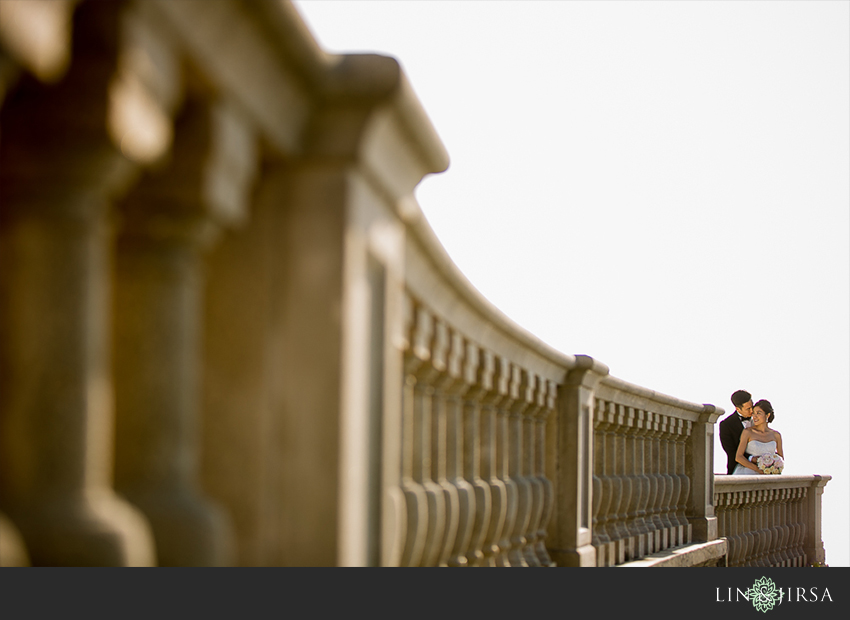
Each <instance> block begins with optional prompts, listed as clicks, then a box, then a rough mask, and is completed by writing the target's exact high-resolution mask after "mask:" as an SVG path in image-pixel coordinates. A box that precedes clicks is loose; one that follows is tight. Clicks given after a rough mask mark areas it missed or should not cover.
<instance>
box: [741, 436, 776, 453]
mask: <svg viewBox="0 0 850 620" xmlns="http://www.w3.org/2000/svg"><path fill="white" fill-rule="evenodd" d="M774 452H776V442H775V441H773V440H770V441H756V440H755V439H751V440H750V441H749V443H747V454H751V455H753V456H761V455H762V454H773V453H774Z"/></svg>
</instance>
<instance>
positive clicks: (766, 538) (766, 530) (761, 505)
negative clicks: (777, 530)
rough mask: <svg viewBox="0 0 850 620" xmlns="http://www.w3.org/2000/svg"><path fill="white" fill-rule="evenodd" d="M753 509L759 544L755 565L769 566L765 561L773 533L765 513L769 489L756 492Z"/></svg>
mask: <svg viewBox="0 0 850 620" xmlns="http://www.w3.org/2000/svg"><path fill="white" fill-rule="evenodd" d="M756 499H757V502H756V505H755V511H756V515H757V519H758V532H759V546H758V549H757V550H756V565H757V566H770V563H769V562H768V561H767V555H768V553H770V549H771V545H772V542H773V533H772V532H771V527H770V520H769V519H768V515H767V508H768V505H769V502H770V489H759V490H758V492H757V493H756Z"/></svg>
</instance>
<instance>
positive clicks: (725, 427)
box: [720, 411, 747, 475]
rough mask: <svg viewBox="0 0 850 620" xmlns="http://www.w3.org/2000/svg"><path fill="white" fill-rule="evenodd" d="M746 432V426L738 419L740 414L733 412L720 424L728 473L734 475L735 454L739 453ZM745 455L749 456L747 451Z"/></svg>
mask: <svg viewBox="0 0 850 620" xmlns="http://www.w3.org/2000/svg"><path fill="white" fill-rule="evenodd" d="M743 432H744V425H743V424H741V420H739V419H738V412H737V411H733V412H732V415H730V416H727V417H725V418H723V420H722V421H721V422H720V445H721V446H723V451H724V452H726V473H727V474H730V475H731V474H732V471H733V470H734V469H735V465H737V464H738V463H737V462H736V461H735V454H737V452H738V444H739V443H741V433H743ZM744 454H747V453H746V451H745V452H744Z"/></svg>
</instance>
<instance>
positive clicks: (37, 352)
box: [0, 2, 177, 566]
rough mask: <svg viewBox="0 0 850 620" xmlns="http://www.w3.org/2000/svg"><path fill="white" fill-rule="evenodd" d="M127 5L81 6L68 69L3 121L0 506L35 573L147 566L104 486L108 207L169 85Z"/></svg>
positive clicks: (168, 99)
mask: <svg viewBox="0 0 850 620" xmlns="http://www.w3.org/2000/svg"><path fill="white" fill-rule="evenodd" d="M15 6H17V7H18V8H23V7H25V6H32V7H34V6H35V5H34V3H33V5H28V3H17V4H16V5H15ZM48 6H53V8H54V9H55V8H58V7H64V8H61V10H62V11H64V10H65V9H67V8H69V7H71V6H73V5H72V4H69V3H64V4H63V5H60V4H59V3H56V4H55V5H50V4H49V3H43V4H42V5H40V6H39V9H43V8H46V7H48ZM124 7H125V4H124V3H122V2H110V3H83V4H81V5H80V6H79V8H78V9H77V10H76V12H75V13H74V16H73V25H72V28H73V48H72V50H71V58H70V65H69V68H68V70H67V73H66V74H64V75H63V76H62V79H61V80H58V81H57V82H56V83H55V84H54V85H51V86H44V85H42V84H40V83H38V82H36V80H35V79H34V78H32V77H31V76H29V75H24V76H22V77H21V79H20V80H19V81H18V82H17V83H16V84H15V86H14V89H13V90H11V91H10V92H9V94H7V96H6V101H5V103H4V106H3V111H2V117H0V126H2V134H3V136H2V141H0V205H2V206H0V236H1V237H2V239H0V252H2V256H0V332H2V334H3V337H2V338H0V411H2V420H0V423H1V424H2V430H1V431H0V437H2V439H0V441H2V448H1V449H0V454H2V457H0V458H2V467H0V471H2V472H3V474H2V475H3V480H2V484H0V503H2V507H3V509H4V511H5V512H6V513H7V514H8V516H9V517H10V519H12V521H13V522H14V523H15V524H16V525H17V527H18V528H19V530H20V531H21V534H22V535H23V538H24V539H25V542H26V545H27V548H28V551H29V554H30V558H31V560H32V563H33V564H34V565H36V566H68V565H71V566H127V565H135V566H145V565H151V564H153V563H154V562H155V555H154V550H153V544H152V540H151V536H150V531H149V528H148V525H147V522H146V520H145V519H144V518H143V517H142V515H141V514H140V513H139V512H138V511H137V510H135V509H134V508H132V507H131V506H130V505H129V504H127V503H126V502H125V501H123V500H122V499H120V498H119V497H117V496H116V495H115V494H114V493H113V491H112V487H111V484H112V479H111V478H112V475H111V474H112V447H113V444H112V429H113V401H112V380H111V374H110V368H109V367H110V364H109V350H110V337H109V335H110V320H109V300H110V271H111V251H112V240H113V235H112V226H111V221H110V204H111V202H112V201H113V200H114V199H115V198H116V197H117V196H118V195H120V194H121V193H122V192H124V191H125V190H126V188H127V187H128V186H129V184H130V183H131V182H132V180H133V177H134V175H135V173H136V169H137V164H149V163H151V162H153V161H155V160H156V159H157V158H158V157H160V156H161V155H162V153H163V152H164V151H165V150H166V149H167V147H168V145H169V141H170V138H171V120H170V118H169V107H170V105H171V103H172V102H173V94H174V92H175V91H176V86H177V85H176V82H175V80H173V79H171V77H172V74H169V72H168V71H167V68H168V64H169V61H170V56H169V54H168V51H167V50H166V49H165V47H167V46H163V42H162V41H161V40H160V39H159V38H158V37H157V36H155V35H152V36H140V35H142V33H144V32H146V31H145V28H146V26H145V22H144V19H143V18H142V17H141V16H140V15H138V14H137V13H136V12H128V11H125V10H124ZM7 8H13V5H12V4H10V5H8V6H4V11H3V16H4V25H5V24H6V23H7V22H5V18H6V17H8V16H9V14H8V13H7V11H6V9H7ZM27 10H29V9H27ZM50 10H52V9H50ZM24 23H25V22H19V23H18V26H22V25H23V24H24ZM16 32H17V33H18V34H20V33H21V32H22V31H21V30H18V31H16ZM147 34H151V33H150V32H147ZM59 43H60V45H61V41H59ZM161 52H162V53H161ZM36 56H38V55H36ZM153 58H156V61H153V60H152V59H153ZM163 68H164V69H165V71H164V72H163V73H160V69H163Z"/></svg>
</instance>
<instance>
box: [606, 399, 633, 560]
mask: <svg viewBox="0 0 850 620" xmlns="http://www.w3.org/2000/svg"><path fill="white" fill-rule="evenodd" d="M613 412H614V423H613V424H612V426H611V433H610V441H611V448H612V449H611V458H612V463H611V472H612V474H613V479H614V481H615V483H616V486H615V492H614V497H613V498H612V504H611V508H610V511H611V522H612V527H613V528H614V530H615V531H616V540H617V542H616V545H615V550H616V563H617V564H622V563H623V562H625V561H626V558H627V557H628V555H629V547H630V545H631V541H630V532H629V530H628V527H627V525H626V519H627V515H628V506H629V503H630V501H631V497H632V486H631V483H632V480H631V478H629V477H628V476H627V475H626V452H625V450H626V430H627V427H626V408H625V407H623V406H622V405H619V404H617V405H615V406H614V410H613Z"/></svg>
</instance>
